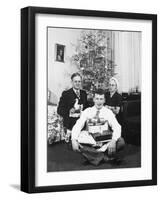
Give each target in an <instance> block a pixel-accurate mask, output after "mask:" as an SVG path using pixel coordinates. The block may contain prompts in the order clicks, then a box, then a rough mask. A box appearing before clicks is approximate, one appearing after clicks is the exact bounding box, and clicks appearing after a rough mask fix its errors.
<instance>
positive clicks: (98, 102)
mask: <svg viewBox="0 0 161 200" xmlns="http://www.w3.org/2000/svg"><path fill="white" fill-rule="evenodd" d="M93 101H94V105H95V106H96V108H97V109H100V108H102V107H103V105H104V103H105V95H104V94H101V95H100V94H95V95H94V98H93Z"/></svg>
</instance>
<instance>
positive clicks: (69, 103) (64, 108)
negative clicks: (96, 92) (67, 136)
mask: <svg viewBox="0 0 161 200" xmlns="http://www.w3.org/2000/svg"><path fill="white" fill-rule="evenodd" d="M77 98H78V97H77V95H76V94H75V92H74V90H73V88H71V89H69V90H66V91H64V92H63V93H62V96H61V97H60V101H59V105H58V109H57V113H58V114H59V115H60V116H62V117H63V123H64V127H65V128H67V129H69V130H72V128H73V126H74V124H75V123H76V121H77V119H78V118H72V117H69V111H70V109H71V108H73V106H74V104H75V100H76V99H77ZM78 104H83V110H84V109H86V108H87V107H88V102H87V94H86V92H85V91H84V90H80V97H79V101H78Z"/></svg>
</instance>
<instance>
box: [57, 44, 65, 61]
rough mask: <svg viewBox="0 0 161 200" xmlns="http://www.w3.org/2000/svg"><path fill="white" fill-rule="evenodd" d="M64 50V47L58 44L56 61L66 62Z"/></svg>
mask: <svg viewBox="0 0 161 200" xmlns="http://www.w3.org/2000/svg"><path fill="white" fill-rule="evenodd" d="M64 49H65V46H64V45H61V44H56V61H58V62H64Z"/></svg>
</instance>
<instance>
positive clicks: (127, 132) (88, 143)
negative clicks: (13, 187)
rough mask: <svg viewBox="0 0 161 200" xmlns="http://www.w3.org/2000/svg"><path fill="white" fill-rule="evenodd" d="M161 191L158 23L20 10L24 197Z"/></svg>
mask: <svg viewBox="0 0 161 200" xmlns="http://www.w3.org/2000/svg"><path fill="white" fill-rule="evenodd" d="M156 184H157V16H156V15H155V14H142V13H122V12H109V11H94V10H74V9H61V8H43V7H26V8H22V9H21V190H22V191H24V192H28V193H35V192H54V191H67V190H85V189H99V188H115V187H130V186H146V185H156Z"/></svg>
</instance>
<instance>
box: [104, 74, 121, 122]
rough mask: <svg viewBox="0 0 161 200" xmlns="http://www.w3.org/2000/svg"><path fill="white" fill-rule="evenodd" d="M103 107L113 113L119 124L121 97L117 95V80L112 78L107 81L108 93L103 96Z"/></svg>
mask: <svg viewBox="0 0 161 200" xmlns="http://www.w3.org/2000/svg"><path fill="white" fill-rule="evenodd" d="M105 98H106V101H105V105H106V106H107V107H108V108H109V109H111V110H112V111H113V113H114V114H115V116H116V118H117V120H118V122H119V123H121V117H120V109H121V105H122V96H121V95H120V94H119V93H118V80H117V79H116V78H114V77H112V78H111V79H110V81H109V91H108V92H106V94H105Z"/></svg>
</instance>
